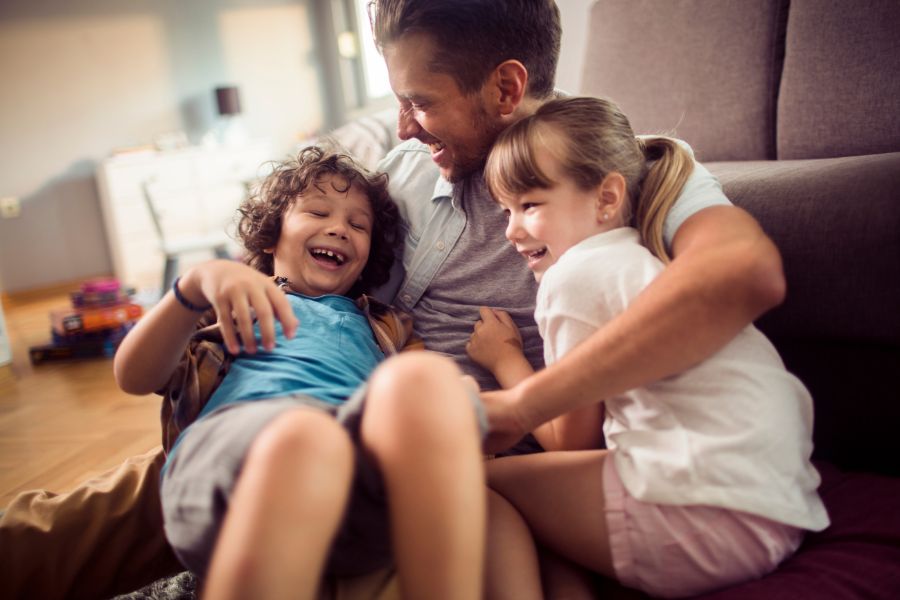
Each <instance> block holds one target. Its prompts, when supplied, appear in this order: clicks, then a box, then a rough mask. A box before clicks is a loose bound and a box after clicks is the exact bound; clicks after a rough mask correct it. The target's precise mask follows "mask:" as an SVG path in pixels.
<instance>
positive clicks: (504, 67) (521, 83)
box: [490, 60, 528, 117]
mask: <svg viewBox="0 0 900 600" xmlns="http://www.w3.org/2000/svg"><path fill="white" fill-rule="evenodd" d="M490 82H491V83H492V84H493V85H492V86H491V88H492V90H491V91H492V92H493V93H492V96H493V99H494V101H495V102H496V106H497V110H498V113H499V115H500V116H501V117H505V116H508V115H511V114H512V113H513V112H514V111H515V110H516V108H518V107H519V105H520V104H521V103H522V100H524V99H525V90H526V89H527V88H528V69H526V68H525V65H523V64H522V63H520V62H519V61H517V60H506V61H503V62H502V63H500V64H499V65H497V68H495V69H494V72H493V73H492V74H491V77H490Z"/></svg>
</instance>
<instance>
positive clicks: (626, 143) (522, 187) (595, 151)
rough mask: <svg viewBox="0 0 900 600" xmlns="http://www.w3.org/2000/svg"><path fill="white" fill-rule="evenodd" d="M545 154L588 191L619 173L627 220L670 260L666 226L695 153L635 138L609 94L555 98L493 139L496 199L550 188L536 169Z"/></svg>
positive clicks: (491, 180) (490, 179) (491, 173)
mask: <svg viewBox="0 0 900 600" xmlns="http://www.w3.org/2000/svg"><path fill="white" fill-rule="evenodd" d="M540 152H549V153H550V154H551V155H553V156H554V158H556V160H557V161H558V162H559V164H560V166H561V168H562V171H563V173H565V174H566V176H568V177H571V178H572V180H573V181H574V182H575V184H576V185H577V186H578V187H579V188H580V189H583V190H587V189H591V188H593V187H595V186H597V185H598V184H600V182H602V181H603V179H604V178H605V177H606V176H607V175H608V174H610V173H613V172H616V173H619V174H621V175H622V177H624V179H625V183H626V189H627V192H628V203H627V205H626V207H625V209H624V212H623V216H624V218H625V222H626V223H629V224H632V225H633V226H634V227H636V228H637V229H638V231H640V234H641V239H642V240H643V243H644V245H645V246H647V248H649V249H650V251H651V252H653V254H655V255H656V256H657V257H659V259H660V260H662V261H663V262H669V260H670V256H669V252H668V250H667V248H666V245H665V242H664V241H663V224H664V222H665V218H666V215H667V214H668V213H669V209H670V208H671V207H672V205H673V204H674V203H675V200H676V199H677V198H678V194H679V193H680V192H681V188H683V187H684V183H685V181H687V178H688V176H689V175H690V174H691V171H692V170H693V168H694V161H693V158H692V157H691V155H690V153H689V152H688V151H687V150H685V149H684V148H683V147H682V146H681V145H679V144H678V142H676V141H674V140H672V139H669V138H663V137H654V138H648V139H638V138H636V137H635V136H634V131H632V129H631V125H630V124H629V122H628V118H627V117H626V116H625V115H624V114H622V111H620V110H619V108H618V107H617V106H616V105H615V104H613V103H612V102H610V101H609V100H604V99H600V98H588V97H572V98H561V99H557V100H551V101H549V102H547V103H545V104H543V105H542V106H541V107H540V108H539V109H538V110H537V111H536V112H535V113H534V114H533V115H531V116H529V117H526V118H524V119H522V120H520V121H518V122H516V123H515V124H513V125H512V126H510V127H508V128H507V129H506V130H505V131H504V132H503V133H502V134H501V135H500V136H499V138H498V139H497V141H496V142H495V144H494V147H493V149H492V150H491V154H490V156H489V157H488V161H487V165H486V167H485V180H486V182H487V185H488V189H489V190H490V192H491V194H492V195H493V196H494V197H495V198H498V197H501V196H510V195H517V194H522V193H524V192H527V191H528V190H531V189H535V188H544V189H546V188H550V187H552V186H553V185H554V183H555V182H554V181H552V180H551V179H550V178H549V177H548V176H547V174H546V173H544V172H543V171H541V169H539V168H538V165H537V160H536V157H537V155H538V153H540Z"/></svg>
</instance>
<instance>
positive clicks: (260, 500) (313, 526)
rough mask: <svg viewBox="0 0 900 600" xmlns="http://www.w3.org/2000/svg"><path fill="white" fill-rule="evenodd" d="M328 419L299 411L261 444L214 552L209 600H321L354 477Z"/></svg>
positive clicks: (345, 439)
mask: <svg viewBox="0 0 900 600" xmlns="http://www.w3.org/2000/svg"><path fill="white" fill-rule="evenodd" d="M353 460H354V454H353V446H352V443H351V441H350V438H349V436H348V435H347V433H346V432H345V431H344V429H343V428H342V427H341V426H340V425H339V424H338V423H337V422H336V421H335V420H334V419H333V418H332V417H331V416H329V415H326V414H323V413H319V412H317V411H314V410H309V409H302V408H301V409H297V410H292V411H290V412H288V413H286V414H283V415H281V416H280V417H278V418H277V419H275V420H274V421H273V422H272V423H271V424H269V425H268V426H267V427H266V428H265V429H263V431H262V432H261V433H260V435H259V436H258V437H257V439H256V440H255V441H254V443H253V445H252V446H251V448H250V451H249V452H248V454H247V459H246V461H245V463H244V468H243V471H242V473H241V476H240V478H239V479H238V482H237V485H236V487H235V491H234V495H233V496H232V500H231V505H230V506H229V509H228V514H227V516H226V518H225V522H224V524H223V526H222V530H221V532H220V533H219V539H218V541H217V542H216V549H215V551H214V553H213V558H212V562H211V565H210V570H209V576H208V578H207V581H206V588H205V590H204V596H205V597H207V598H215V599H217V600H218V599H220V598H265V599H274V598H278V599H280V598H285V599H287V598H291V599H297V598H302V599H312V598H314V597H315V595H316V592H317V589H318V586H319V581H320V580H321V572H322V568H323V566H324V562H325V558H326V556H327V554H328V551H329V549H330V547H331V542H332V539H333V537H334V535H335V532H336V531H337V529H338V526H339V524H340V522H341V518H342V516H343V512H344V506H345V504H346V502H347V497H348V494H349V489H350V482H351V480H352V476H353Z"/></svg>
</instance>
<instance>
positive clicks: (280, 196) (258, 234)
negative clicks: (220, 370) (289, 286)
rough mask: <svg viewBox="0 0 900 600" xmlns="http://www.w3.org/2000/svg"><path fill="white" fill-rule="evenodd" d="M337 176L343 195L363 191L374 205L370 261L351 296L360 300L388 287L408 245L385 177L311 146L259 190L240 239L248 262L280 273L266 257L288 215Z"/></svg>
mask: <svg viewBox="0 0 900 600" xmlns="http://www.w3.org/2000/svg"><path fill="white" fill-rule="evenodd" d="M329 175H331V176H332V177H331V181H330V183H329V185H331V186H332V187H333V188H334V189H335V190H336V191H338V192H346V191H348V190H349V189H350V188H351V187H355V188H357V189H359V190H360V191H362V193H363V194H365V195H366V197H367V198H368V199H369V203H370V205H371V207H372V214H373V216H374V222H373V223H372V237H371V246H370V249H369V260H368V261H367V262H366V266H365V267H364V268H363V270H362V273H361V274H360V277H359V280H358V281H357V282H356V283H354V284H353V287H352V288H351V289H350V290H349V291H348V292H347V294H346V295H347V296H350V297H351V298H355V297H356V296H359V295H360V294H363V293H366V294H368V293H370V292H371V291H372V290H373V289H374V288H377V287H378V286H379V285H381V284H383V283H386V282H387V280H388V278H389V277H390V273H391V266H392V265H393V264H394V254H395V251H396V249H397V248H398V245H399V244H400V243H401V241H402V237H401V236H400V212H399V211H398V210H397V205H396V204H394V201H393V200H392V199H391V197H390V196H389V195H388V192H387V183H388V178H387V175H385V174H384V173H379V174H373V173H370V172H369V171H368V170H366V169H365V168H364V167H362V166H361V165H359V164H358V163H357V162H356V161H355V160H353V159H352V158H351V157H350V156H348V155H346V154H342V153H340V152H337V151H333V150H330V149H324V148H322V147H319V146H309V147H307V148H304V149H303V150H301V151H300V153H299V154H298V155H297V157H296V158H292V159H289V160H286V161H284V162H281V163H277V164H276V165H275V167H274V169H273V171H272V172H271V173H270V174H269V175H268V177H266V178H265V180H264V181H263V182H262V184H261V185H260V187H259V189H258V190H257V191H256V192H255V193H254V194H252V195H251V196H250V197H249V198H248V199H247V200H245V201H244V202H243V204H241V206H240V208H239V209H238V212H239V214H240V217H239V220H238V225H237V236H238V238H239V239H240V241H241V243H242V244H243V245H244V248H245V249H246V250H247V254H246V256H245V259H244V260H245V262H246V263H247V264H248V265H250V266H251V267H253V268H255V269H256V270H258V271H262V272H263V273H265V274H266V275H279V273H275V272H274V269H275V266H274V259H273V257H272V254H270V253H268V252H266V250H268V249H270V248H274V247H275V246H276V245H277V244H278V238H279V237H281V224H282V222H283V221H284V214H285V213H286V212H287V211H288V209H289V208H290V207H291V206H292V205H293V204H294V201H295V200H296V199H297V197H298V196H300V195H301V194H303V193H304V192H305V191H306V190H308V189H309V188H310V186H315V187H318V188H319V189H321V187H320V186H321V185H323V183H324V182H323V181H322V179H323V178H324V177H327V176H329Z"/></svg>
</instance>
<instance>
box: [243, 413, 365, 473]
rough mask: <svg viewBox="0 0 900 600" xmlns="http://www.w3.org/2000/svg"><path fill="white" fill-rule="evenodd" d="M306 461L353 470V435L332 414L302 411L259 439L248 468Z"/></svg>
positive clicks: (280, 419)
mask: <svg viewBox="0 0 900 600" xmlns="http://www.w3.org/2000/svg"><path fill="white" fill-rule="evenodd" d="M303 461H310V462H315V463H317V464H319V465H321V464H323V463H330V465H331V466H332V467H334V468H349V467H352V464H353V444H352V442H351V440H350V436H349V435H348V434H347V432H346V431H345V430H344V428H343V427H342V426H341V425H340V423H338V422H337V421H336V420H335V419H334V418H333V417H332V416H331V415H328V414H326V413H322V412H318V411H315V410H308V409H302V408H301V409H297V410H291V411H288V412H286V413H284V414H282V415H279V416H278V417H276V418H275V419H273V420H272V422H271V423H269V424H268V425H266V426H265V427H264V428H263V429H262V431H260V433H259V434H258V435H257V436H256V439H255V440H254V441H253V444H252V445H251V446H250V450H249V452H248V454H247V459H246V462H247V465H252V466H254V467H257V468H262V469H267V470H270V469H274V470H278V469H279V468H280V467H282V466H284V467H287V468H294V467H295V466H296V465H297V464H298V463H302V462H303Z"/></svg>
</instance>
